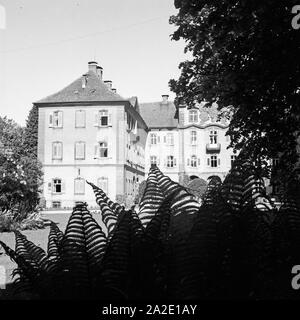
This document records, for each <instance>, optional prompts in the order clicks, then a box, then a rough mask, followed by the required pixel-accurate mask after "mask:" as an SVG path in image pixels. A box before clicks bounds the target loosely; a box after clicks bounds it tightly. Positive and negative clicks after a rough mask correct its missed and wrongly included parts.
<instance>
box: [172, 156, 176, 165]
mask: <svg viewBox="0 0 300 320" xmlns="http://www.w3.org/2000/svg"><path fill="white" fill-rule="evenodd" d="M173 163H174V167H176V158H174V160H173Z"/></svg>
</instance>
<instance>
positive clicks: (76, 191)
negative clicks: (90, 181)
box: [74, 177, 85, 195]
mask: <svg viewBox="0 0 300 320" xmlns="http://www.w3.org/2000/svg"><path fill="white" fill-rule="evenodd" d="M79 181H80V183H81V184H82V185H81V186H80V187H81V188H79V190H78V185H77V184H78V182H79ZM74 194H76V195H80V194H85V180H84V179H83V178H81V177H77V178H75V179H74Z"/></svg>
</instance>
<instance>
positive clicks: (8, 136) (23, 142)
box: [0, 112, 42, 220]
mask: <svg viewBox="0 0 300 320" xmlns="http://www.w3.org/2000/svg"><path fill="white" fill-rule="evenodd" d="M33 114H34V113H33V112H31V113H30V115H29V119H28V121H27V126H26V128H22V127H20V126H19V125H18V124H17V123H15V122H14V121H13V120H11V119H8V118H6V117H4V118H0V141H1V151H0V181H1V185H0V206H1V209H2V211H4V212H5V211H13V212H15V217H14V218H16V219H19V220H22V219H23V218H25V217H26V216H27V215H28V213H30V212H32V211H33V210H34V209H35V208H36V206H37V204H38V202H39V186H40V183H41V177H42V171H41V165H40V163H39V161H38V159H37V152H36V150H37V139H36V138H34V135H33V136H31V134H30V132H34V131H36V132H37V122H35V121H32V119H33V118H34V117H36V115H34V116H33ZM30 119H31V120H30ZM30 126H31V127H30Z"/></svg>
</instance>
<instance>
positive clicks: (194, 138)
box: [191, 130, 197, 146]
mask: <svg viewBox="0 0 300 320" xmlns="http://www.w3.org/2000/svg"><path fill="white" fill-rule="evenodd" d="M196 144H197V131H196V130H192V131H191V145H192V146H194V145H196Z"/></svg>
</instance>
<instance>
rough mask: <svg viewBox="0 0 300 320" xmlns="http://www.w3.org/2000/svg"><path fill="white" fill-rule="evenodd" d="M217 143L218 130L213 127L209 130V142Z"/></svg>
mask: <svg viewBox="0 0 300 320" xmlns="http://www.w3.org/2000/svg"><path fill="white" fill-rule="evenodd" d="M217 143H218V131H217V130H215V129H213V130H210V131H209V144H217Z"/></svg>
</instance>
